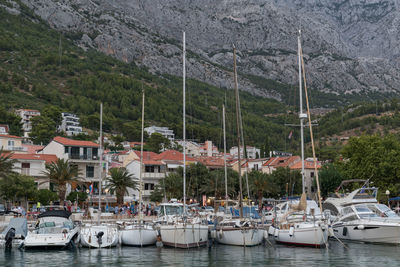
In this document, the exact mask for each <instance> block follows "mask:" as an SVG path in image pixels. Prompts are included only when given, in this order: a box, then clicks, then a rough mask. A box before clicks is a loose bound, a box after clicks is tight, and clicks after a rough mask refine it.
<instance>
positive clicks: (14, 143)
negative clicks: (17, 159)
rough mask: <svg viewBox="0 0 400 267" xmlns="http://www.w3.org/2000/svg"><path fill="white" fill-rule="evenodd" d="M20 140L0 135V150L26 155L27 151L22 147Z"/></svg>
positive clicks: (16, 137)
mask: <svg viewBox="0 0 400 267" xmlns="http://www.w3.org/2000/svg"><path fill="white" fill-rule="evenodd" d="M22 139H23V138H22V137H19V136H15V135H9V134H0V148H1V149H3V150H4V151H9V152H14V153H26V152H27V150H28V149H27V148H26V147H23V146H22Z"/></svg>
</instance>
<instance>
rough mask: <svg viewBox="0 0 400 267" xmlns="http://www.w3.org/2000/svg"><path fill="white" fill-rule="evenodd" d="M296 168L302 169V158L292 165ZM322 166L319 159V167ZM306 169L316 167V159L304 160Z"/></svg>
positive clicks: (292, 167)
mask: <svg viewBox="0 0 400 267" xmlns="http://www.w3.org/2000/svg"><path fill="white" fill-rule="evenodd" d="M290 168H291V169H294V170H301V160H300V161H299V162H296V163H295V164H294V165H293V166H291V167H290ZM320 168H321V164H320V163H319V162H318V161H317V169H320ZM304 169H314V161H309V160H305V161H304Z"/></svg>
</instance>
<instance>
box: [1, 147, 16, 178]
mask: <svg viewBox="0 0 400 267" xmlns="http://www.w3.org/2000/svg"><path fill="white" fill-rule="evenodd" d="M11 156H12V153H5V152H4V150H3V147H1V148H0V178H5V177H7V176H8V175H9V174H10V173H12V168H13V165H14V163H15V160H14V159H11Z"/></svg>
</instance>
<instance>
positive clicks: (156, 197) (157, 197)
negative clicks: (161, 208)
mask: <svg viewBox="0 0 400 267" xmlns="http://www.w3.org/2000/svg"><path fill="white" fill-rule="evenodd" d="M163 197H164V190H163V189H162V187H161V186H160V185H158V184H157V185H155V186H154V190H153V192H151V194H150V201H152V202H161V201H162V199H163Z"/></svg>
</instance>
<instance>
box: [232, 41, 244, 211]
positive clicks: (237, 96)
mask: <svg viewBox="0 0 400 267" xmlns="http://www.w3.org/2000/svg"><path fill="white" fill-rule="evenodd" d="M233 76H234V80H235V96H236V126H237V135H238V137H237V145H238V170H239V190H240V191H239V213H240V218H243V203H242V202H243V193H242V175H241V174H242V166H241V165H242V162H241V161H240V123H239V112H240V111H239V108H240V107H239V89H238V82H237V71H236V48H235V45H233Z"/></svg>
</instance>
